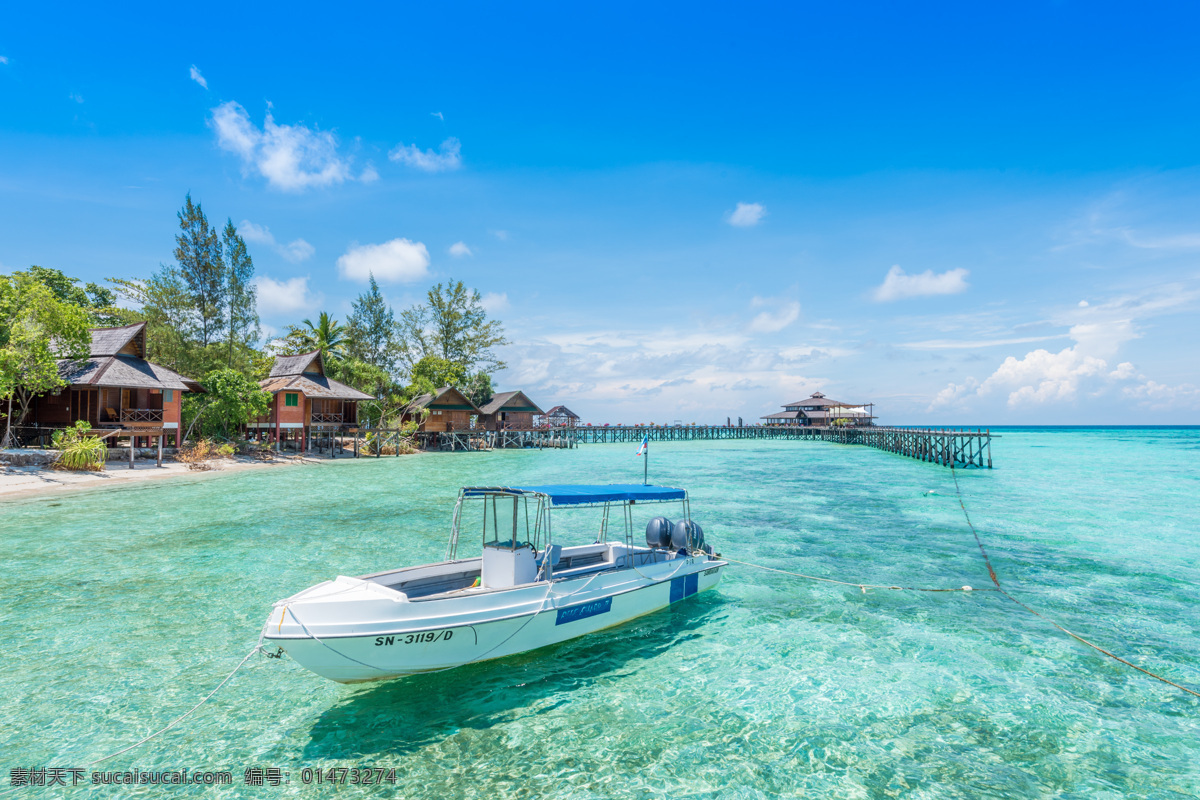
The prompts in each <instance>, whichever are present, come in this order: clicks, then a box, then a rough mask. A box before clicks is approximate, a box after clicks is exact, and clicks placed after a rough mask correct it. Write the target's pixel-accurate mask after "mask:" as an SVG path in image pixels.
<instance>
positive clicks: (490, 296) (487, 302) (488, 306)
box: [479, 292, 508, 314]
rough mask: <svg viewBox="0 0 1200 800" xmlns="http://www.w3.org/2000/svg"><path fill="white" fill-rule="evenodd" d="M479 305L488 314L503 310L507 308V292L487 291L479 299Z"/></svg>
mask: <svg viewBox="0 0 1200 800" xmlns="http://www.w3.org/2000/svg"><path fill="white" fill-rule="evenodd" d="M479 305H481V306H483V310H484V311H486V312H488V313H489V314H496V313H498V312H500V311H505V310H507V309H508V292H488V293H487V294H485V295H484V296H483V298H482V299H481V300H480V301H479Z"/></svg>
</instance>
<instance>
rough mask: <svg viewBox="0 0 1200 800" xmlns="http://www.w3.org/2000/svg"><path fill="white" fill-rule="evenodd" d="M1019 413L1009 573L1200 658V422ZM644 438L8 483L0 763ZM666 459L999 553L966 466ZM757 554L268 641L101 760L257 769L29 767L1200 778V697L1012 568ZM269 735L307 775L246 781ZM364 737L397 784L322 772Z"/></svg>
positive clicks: (869, 540)
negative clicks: (344, 663)
mask: <svg viewBox="0 0 1200 800" xmlns="http://www.w3.org/2000/svg"><path fill="white" fill-rule="evenodd" d="M1001 433H1002V435H1003V438H1002V439H1000V440H998V441H997V442H996V443H995V446H994V448H993V453H994V457H995V460H996V463H997V466H998V467H999V468H998V469H995V470H992V471H986V470H984V471H972V472H959V473H958V474H959V480H960V482H961V484H962V490H963V495H964V498H965V500H966V504H967V507H968V509H969V510H970V512H971V515H972V518H973V520H974V522H975V524H976V526H977V528H978V529H979V531H980V534H981V536H982V537H983V539H984V542H985V544H986V546H987V548H988V552H989V554H990V555H991V558H992V562H993V564H994V565H995V567H996V571H997V572H998V574H999V575H1000V578H1001V580H1002V581H1003V582H1004V583H1005V585H1006V587H1007V588H1009V589H1010V591H1012V592H1013V593H1014V595H1016V596H1018V597H1020V598H1021V599H1022V600H1024V601H1025V602H1028V603H1029V604H1030V605H1032V606H1034V607H1035V608H1037V609H1039V610H1041V611H1043V612H1044V613H1046V614H1048V615H1050V616H1052V617H1053V618H1055V619H1056V620H1058V621H1059V622H1061V623H1062V624H1063V625H1065V626H1066V627H1068V628H1071V629H1072V630H1075V631H1076V632H1078V633H1080V634H1082V635H1084V636H1087V637H1088V638H1090V639H1092V640H1093V641H1096V642H1097V643H1098V644H1101V645H1104V646H1107V647H1109V648H1110V649H1112V650H1114V651H1115V652H1117V653H1118V654H1120V655H1123V656H1125V657H1127V658H1129V659H1130V660H1132V661H1134V662H1135V663H1137V664H1139V665H1142V666H1144V667H1146V668H1148V669H1151V670H1154V671H1156V672H1160V673H1162V674H1163V675H1164V676H1166V677H1169V678H1171V679H1172V680H1175V681H1177V682H1180V683H1184V684H1186V685H1190V686H1192V687H1200V637H1198V635H1197V634H1198V628H1200V430H1196V429H1175V430H1119V429H1110V430H1105V429H1092V430H1077V431H1071V430H1041V431H1029V430H1007V431H1001ZM633 450H634V448H633V446H621V445H594V446H585V447H583V448H581V449H579V450H574V451H565V452H561V451H545V452H495V453H490V454H444V455H427V456H417V457H409V458H400V459H395V458H391V459H389V458H383V459H377V460H376V459H363V460H359V461H357V462H345V463H339V464H336V465H317V466H311V467H290V468H278V469H270V470H261V471H253V472H242V473H233V474H229V475H225V476H220V475H218V476H215V477H208V476H205V477H197V478H194V479H193V478H182V479H178V480H172V481H164V482H161V483H153V484H149V485H139V486H129V487H124V488H119V489H114V490H104V491H90V492H80V493H76V494H71V495H56V496H54V497H45V498H35V499H26V500H16V501H8V502H5V503H0V545H2V547H3V552H4V569H3V571H2V572H0V590H2V591H0V645H2V646H3V653H4V660H3V668H2V669H0V769H2V770H3V773H2V774H0V778H2V781H0V791H2V790H3V789H5V788H7V786H8V783H9V777H10V772H9V771H10V770H11V769H13V768H19V767H44V766H58V767H72V766H81V765H83V764H85V763H86V762H88V761H91V760H93V759H95V758H99V757H101V756H103V755H107V754H108V753H111V752H114V751H116V750H119V749H121V748H122V747H125V746H127V745H128V744H131V743H133V742H135V741H137V740H138V739H140V738H141V737H142V736H144V735H145V734H147V733H149V732H150V731H152V730H154V729H156V728H157V727H160V726H162V725H164V724H165V723H166V722H168V721H169V720H170V719H172V718H173V717H175V716H177V715H178V714H180V713H182V712H183V711H184V710H186V709H187V708H188V707H190V706H191V705H192V704H194V703H195V702H196V701H198V700H199V699H200V698H201V697H203V696H204V695H205V694H207V693H208V692H209V691H210V690H211V689H212V688H213V687H214V686H215V685H216V684H217V683H218V682H219V681H220V680H221V678H223V677H224V676H225V675H226V674H227V673H228V672H229V671H230V670H232V669H233V668H234V667H235V666H236V665H237V663H238V661H239V660H241V658H242V657H243V656H244V655H245V654H246V653H247V652H248V651H249V650H250V649H251V648H252V647H253V645H254V643H255V641H256V640H257V637H258V633H259V630H260V628H261V626H262V623H263V620H264V618H265V615H266V613H267V611H268V609H269V608H270V605H271V603H272V602H273V601H275V600H277V599H280V598H282V597H285V596H287V595H289V594H292V593H293V592H296V591H298V590H300V589H303V588H305V587H306V586H309V585H311V584H313V583H316V582H319V581H321V580H324V579H327V578H330V577H333V576H335V575H337V574H339V573H341V574H348V575H359V574H364V573H368V572H373V571H378V570H381V569H384V568H388V567H393V566H401V565H405V564H409V563H421V562H427V561H435V560H439V559H440V558H441V557H442V554H443V552H444V547H445V538H446V534H447V531H448V525H449V515H450V511H451V507H452V505H453V498H454V494H455V491H456V489H457V487H459V486H460V485H463V484H471V483H475V484H493V483H502V482H503V483H550V482H619V481H640V472H641V462H640V459H637V458H635V457H634V455H633ZM650 464H651V478H652V481H653V482H658V483H665V484H673V485H682V486H685V487H687V488H689V489H690V490H691V492H692V498H693V502H692V508H693V516H694V517H695V518H696V519H698V520H699V521H700V522H701V523H702V524H703V525H704V527H705V532H706V537H707V538H708V539H709V540H710V541H711V542H713V543H715V544H716V545H717V548H718V549H719V550H721V551H723V552H724V553H726V554H728V555H730V556H732V557H734V558H739V559H743V560H746V561H753V562H758V563H762V564H766V565H770V566H773V567H777V568H781V569H789V570H796V571H800V572H805V573H810V574H816V575H824V576H828V577H832V578H838V579H842V580H849V581H861V582H868V583H880V584H893V583H903V584H904V585H909V586H928V587H956V586H962V585H963V584H970V585H972V586H975V587H977V588H984V587H986V586H988V585H989V581H988V577H987V573H986V570H985V568H984V566H983V563H982V561H981V559H980V556H979V552H978V550H977V549H976V547H975V544H974V540H973V539H972V537H971V534H970V531H969V530H968V529H967V528H966V526H965V524H964V522H963V518H962V514H961V511H960V509H959V507H958V503H957V500H956V499H955V496H954V484H953V481H952V478H951V473H950V472H949V471H948V470H946V469H944V468H941V467H937V466H932V465H927V464H922V463H920V462H917V461H912V460H909V459H905V458H902V457H899V456H894V455H890V454H886V453H881V452H878V451H875V450H871V449H868V448H862V447H853V446H838V445H832V444H826V443H820V442H764V443H759V442H754V443H751V442H745V443H742V442H711V443H695V444H654V445H652V451H651V462H650ZM930 490H933V491H934V493H933V494H928V492H930ZM578 513H588V512H578ZM646 513H649V510H647V512H646ZM556 530H559V527H558V526H557V525H556ZM472 543H473V540H472ZM726 575H727V576H726V578H725V580H724V582H723V583H722V585H721V586H720V588H719V589H718V590H717V591H715V592H709V593H706V594H705V595H702V596H699V597H697V598H693V599H690V600H687V601H684V602H682V603H679V604H677V605H675V606H674V607H672V608H671V609H669V610H667V611H664V612H661V613H659V614H655V615H652V616H649V617H646V618H643V619H641V620H639V621H636V622H634V623H632V624H630V625H627V626H624V627H620V628H616V629H613V630H609V631H606V632H603V633H600V634H596V635H593V636H591V637H585V638H583V639H578V640H575V641H573V642H569V643H566V644H563V645H559V646H555V647H552V648H547V649H544V650H541V651H537V652H535V653H530V654H525V655H522V656H517V657H513V658H508V659H503V660H499V661H494V662H489V663H484V664H476V665H470V666H467V667H463V668H461V669H458V670H453V671H450V672H445V673H440V674H434V675H428V676H420V677H415V678H409V679H405V680H400V681H392V682H387V683H379V684H367V685H361V686H357V687H353V686H340V685H337V684H334V683H330V682H328V681H325V680H323V679H321V678H318V677H316V676H315V675H312V674H311V673H309V672H307V671H305V670H303V669H302V668H300V667H298V666H297V665H296V664H294V663H293V662H291V661H289V660H288V659H287V658H286V657H285V658H284V659H282V660H268V659H265V658H262V657H260V656H256V657H255V658H254V659H252V660H251V661H250V662H249V663H248V664H247V666H246V667H244V668H243V670H242V671H241V672H239V673H238V674H237V676H236V677H235V678H234V679H233V681H232V682H231V683H230V684H229V685H227V686H226V687H225V688H224V689H223V690H222V691H221V692H220V693H219V694H218V695H217V696H216V697H214V698H213V700H212V701H210V702H209V703H208V704H207V705H205V706H203V707H202V708H201V709H200V710H199V711H197V712H196V714H195V715H194V716H193V717H192V718H190V719H188V720H187V721H185V722H184V723H183V724H182V725H181V726H180V727H178V728H176V729H174V730H172V731H169V732H168V733H166V734H164V735H163V736H161V737H159V738H158V739H156V740H154V741H152V742H150V743H148V744H146V745H144V746H143V747H142V748H140V749H138V750H136V751H134V752H132V753H129V754H127V755H125V756H122V757H120V758H118V759H115V760H113V761H111V762H108V763H106V764H104V765H102V767H97V768H96V769H100V768H103V769H110V770H111V769H116V770H124V769H133V768H137V769H180V768H184V767H186V768H188V769H190V770H193V771H196V770H222V769H230V770H232V771H233V773H234V785H233V786H232V787H229V788H226V789H220V790H214V789H204V788H200V787H187V788H161V787H140V788H122V787H106V788H103V789H85V788H83V787H80V788H78V789H75V790H61V789H59V790H54V791H53V792H52V791H51V790H45V791H42V792H41V793H39V790H30V789H25V790H20V791H18V792H16V793H15V794H14V795H12V796H14V797H20V796H34V795H37V796H50V795H51V794H52V793H53V794H54V795H55V796H104V797H189V796H201V795H215V796H223V797H268V796H279V795H287V796H295V797H327V796H332V795H336V796H338V797H362V796H399V797H430V798H443V797H472V798H473V797H479V798H485V797H486V798H495V797H566V798H608V797H614V798H624V797H630V798H635V797H636V798H643V797H658V796H662V797H722V798H725V797H746V798H759V797H761V798H770V797H846V798H885V797H920V798H947V797H951V798H952V797H962V798H980V797H994V798H1000V797H1021V798H1025V797H1080V798H1083V797H1087V798H1097V797H1098V798H1108V797H1111V798H1117V797H1122V798H1124V797H1146V798H1185V797H1186V798H1191V797H1196V796H1200V699H1197V698H1195V697H1192V696H1189V695H1186V694H1184V693H1182V692H1179V691H1178V690H1176V689H1173V688H1171V687H1169V686H1166V685H1163V684H1161V683H1158V682H1157V681H1154V680H1152V679H1150V678H1147V677H1145V676H1143V675H1141V674H1139V673H1137V672H1135V671H1133V670H1130V669H1129V668H1127V667H1125V666H1123V665H1121V664H1117V663H1115V662H1112V661H1110V660H1108V659H1105V658H1103V657H1101V656H1099V655H1098V654H1096V653H1095V652H1093V651H1091V650H1089V649H1087V648H1085V647H1083V646H1082V645H1080V644H1078V643H1076V642H1075V641H1073V640H1071V639H1069V638H1068V637H1066V636H1064V635H1062V634H1061V633H1059V632H1057V631H1056V630H1054V629H1053V628H1052V627H1050V626H1049V625H1048V624H1046V623H1045V622H1043V621H1042V620H1039V619H1037V618H1035V617H1032V616H1030V615H1029V614H1028V613H1026V612H1025V611H1023V610H1021V609H1020V608H1018V607H1016V606H1015V605H1013V604H1012V603H1010V602H1008V601H1007V600H1005V599H1003V598H1002V597H1000V596H998V595H997V594H995V593H993V592H975V593H971V594H961V593H947V594H924V593H909V592H891V591H871V592H868V593H866V594H864V593H862V592H861V591H859V590H858V589H852V588H847V587H838V586H833V585H830V584H822V583H813V582H808V581H802V580H797V579H793V578H790V577H786V576H783V575H777V574H772V573H767V572H761V571H757V570H753V569H750V568H747V567H741V566H737V565H733V566H731V567H730V568H729V570H727V573H726ZM249 766H258V767H279V768H281V769H282V770H283V771H285V772H286V773H288V774H289V775H290V780H291V783H289V784H287V785H286V786H283V787H280V788H275V789H272V788H270V787H254V786H246V785H244V784H243V773H244V770H245V769H246V767H249ZM339 766H345V767H355V766H359V767H363V766H367V767H382V768H385V769H391V768H395V770H396V781H397V783H396V784H395V785H394V786H383V787H350V786H345V787H340V788H338V789H334V788H332V787H330V786H328V785H324V786H316V785H312V786H304V785H302V784H301V783H300V777H301V770H303V769H304V768H306V767H308V768H313V769H317V768H322V769H328V768H330V767H339Z"/></svg>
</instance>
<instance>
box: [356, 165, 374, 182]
mask: <svg viewBox="0 0 1200 800" xmlns="http://www.w3.org/2000/svg"><path fill="white" fill-rule="evenodd" d="M358 179H359V180H360V181H362V182H363V183H374V182H375V181H377V180H379V170H377V169H375V165H374V164H367V166H366V167H365V168H364V169H363V171H362V174H360V175H359V176H358Z"/></svg>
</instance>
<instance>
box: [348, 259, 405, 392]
mask: <svg viewBox="0 0 1200 800" xmlns="http://www.w3.org/2000/svg"><path fill="white" fill-rule="evenodd" d="M346 339H347V343H346V353H347V356H348V357H350V358H355V359H358V360H359V361H364V362H366V363H367V364H370V365H371V366H373V367H376V368H378V369H379V370H381V371H382V372H384V373H385V374H386V375H388V376H392V375H394V374H395V372H396V360H397V357H398V356H399V352H400V344H399V342H398V340H397V329H396V314H395V312H393V311H392V308H391V306H389V305H388V304H387V302H386V301H385V300H384V299H383V294H382V293H381V292H380V291H379V284H378V283H376V281H375V276H374V275H371V276H370V284H369V286H368V288H367V291H365V292H363V293H362V294H360V295H359V296H358V299H356V300H355V301H354V310H353V312H352V313H351V314H350V318H349V319H348V320H346Z"/></svg>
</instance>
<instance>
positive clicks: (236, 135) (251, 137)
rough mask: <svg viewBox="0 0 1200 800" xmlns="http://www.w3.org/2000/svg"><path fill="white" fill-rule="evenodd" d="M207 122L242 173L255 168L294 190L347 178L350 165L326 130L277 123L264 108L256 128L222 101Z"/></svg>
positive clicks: (276, 185) (274, 184) (232, 104)
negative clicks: (259, 124)
mask: <svg viewBox="0 0 1200 800" xmlns="http://www.w3.org/2000/svg"><path fill="white" fill-rule="evenodd" d="M209 126H210V127H212V129H213V130H214V131H215V132H216V134H217V144H218V145H219V146H220V147H221V148H222V149H224V150H227V151H229V152H231V153H235V154H236V155H238V156H239V157H240V158H241V160H242V168H243V170H244V171H245V172H253V173H258V174H259V175H261V176H262V177H264V178H266V179H267V184H268V185H270V186H272V187H274V188H276V189H280V190H282V191H285V192H300V191H304V190H305V189H311V188H320V187H323V186H331V185H333V184H337V183H342V182H343V181H346V180H349V179H350V177H351V176H350V164H349V162H348V161H347V160H346V159H344V158H343V157H342V156H341V154H339V153H338V141H337V137H335V136H334V135H333V134H332V133H330V132H328V131H319V130H314V129H311V128H308V127H306V126H304V125H278V124H276V122H275V119H274V117H273V116H272V115H271V113H270V111H268V112H267V116H266V119H265V120H264V121H263V127H262V128H261V129H260V128H258V126H256V125H255V124H254V123H253V122H252V121H251V119H250V115H249V114H247V113H246V109H244V108H242V107H241V105H239V104H238V103H235V102H232V101H230V102H228V103H224V104H222V105H219V106H217V107H216V108H214V109H213V110H212V117H211V118H210V119H209Z"/></svg>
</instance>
